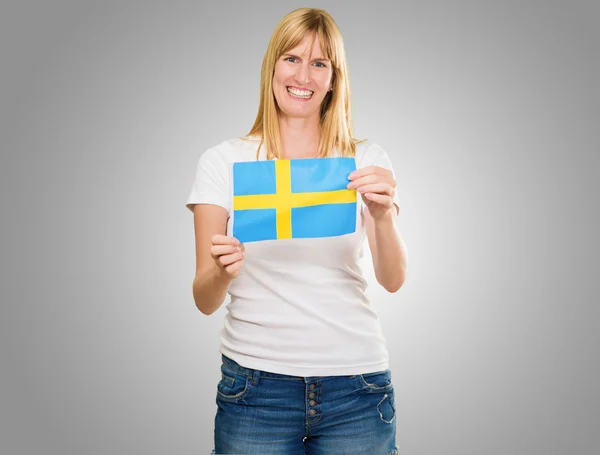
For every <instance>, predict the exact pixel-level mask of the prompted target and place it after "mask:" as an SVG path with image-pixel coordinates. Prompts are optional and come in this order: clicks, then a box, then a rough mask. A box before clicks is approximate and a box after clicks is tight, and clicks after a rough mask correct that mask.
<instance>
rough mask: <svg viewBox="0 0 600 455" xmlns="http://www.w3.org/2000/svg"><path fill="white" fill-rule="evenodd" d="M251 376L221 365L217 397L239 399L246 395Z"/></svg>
mask: <svg viewBox="0 0 600 455" xmlns="http://www.w3.org/2000/svg"><path fill="white" fill-rule="evenodd" d="M249 383H250V377H249V376H247V375H245V374H242V373H240V372H238V371H235V370H232V369H230V368H228V367H227V366H225V365H223V364H222V365H221V380H220V381H219V383H218V384H217V398H223V399H227V400H238V399H240V398H242V397H244V396H245V395H246V392H247V391H248V386H249Z"/></svg>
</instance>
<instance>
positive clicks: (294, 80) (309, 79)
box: [273, 35, 333, 118]
mask: <svg viewBox="0 0 600 455" xmlns="http://www.w3.org/2000/svg"><path fill="white" fill-rule="evenodd" d="M311 38H312V36H309V35H307V36H306V37H305V38H304V39H303V40H302V41H301V42H300V43H299V44H298V45H297V46H296V47H294V48H293V49H290V50H289V51H287V52H285V53H284V54H283V55H282V56H281V57H279V59H278V60H277V62H276V63H275V72H274V74H273V94H274V95H275V99H276V101H277V105H278V106H279V109H280V111H281V112H280V113H281V115H286V116H289V117H300V118H309V117H311V116H313V115H317V116H318V115H319V113H320V110H319V108H320V106H321V103H322V102H323V99H324V98H325V96H327V93H328V91H329V88H330V87H331V77H332V74H333V71H332V68H331V62H330V61H328V60H326V59H325V57H324V55H323V54H322V52H321V43H320V42H319V37H318V36H315V39H314V42H313V43H312V48H310V45H311V43H310V40H311Z"/></svg>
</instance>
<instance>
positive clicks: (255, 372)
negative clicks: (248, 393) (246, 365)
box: [252, 369, 260, 385]
mask: <svg viewBox="0 0 600 455" xmlns="http://www.w3.org/2000/svg"><path fill="white" fill-rule="evenodd" d="M259 380H260V370H256V369H254V370H252V385H256V384H258V381H259Z"/></svg>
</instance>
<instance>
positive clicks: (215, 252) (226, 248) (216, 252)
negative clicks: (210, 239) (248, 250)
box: [210, 245, 242, 259]
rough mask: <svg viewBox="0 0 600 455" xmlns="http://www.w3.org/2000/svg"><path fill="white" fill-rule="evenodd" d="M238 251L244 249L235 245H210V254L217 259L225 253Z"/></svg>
mask: <svg viewBox="0 0 600 455" xmlns="http://www.w3.org/2000/svg"><path fill="white" fill-rule="evenodd" d="M238 251H242V249H241V248H240V247H239V246H235V245H213V246H211V247H210V254H211V256H212V257H213V258H215V259H216V258H218V257H219V256H223V255H224V254H232V253H237V252H238Z"/></svg>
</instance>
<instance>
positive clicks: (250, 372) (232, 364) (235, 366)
mask: <svg viewBox="0 0 600 455" xmlns="http://www.w3.org/2000/svg"><path fill="white" fill-rule="evenodd" d="M221 360H222V361H223V363H224V364H225V365H226V366H227V368H229V369H231V370H234V371H237V372H239V373H241V374H244V375H246V376H249V377H250V378H253V380H254V381H255V382H256V381H257V380H258V378H261V377H263V378H265V377H266V378H275V379H283V380H290V381H304V382H308V381H310V379H316V378H317V376H308V377H303V376H290V375H287V374H280V373H271V372H270V371H262V370H255V369H252V368H246V367H243V366H242V365H240V364H239V363H237V362H236V361H235V360H233V359H231V358H229V357H227V356H226V355H225V354H221ZM354 376H356V375H352V376H350V377H351V378H353V377H354Z"/></svg>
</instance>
